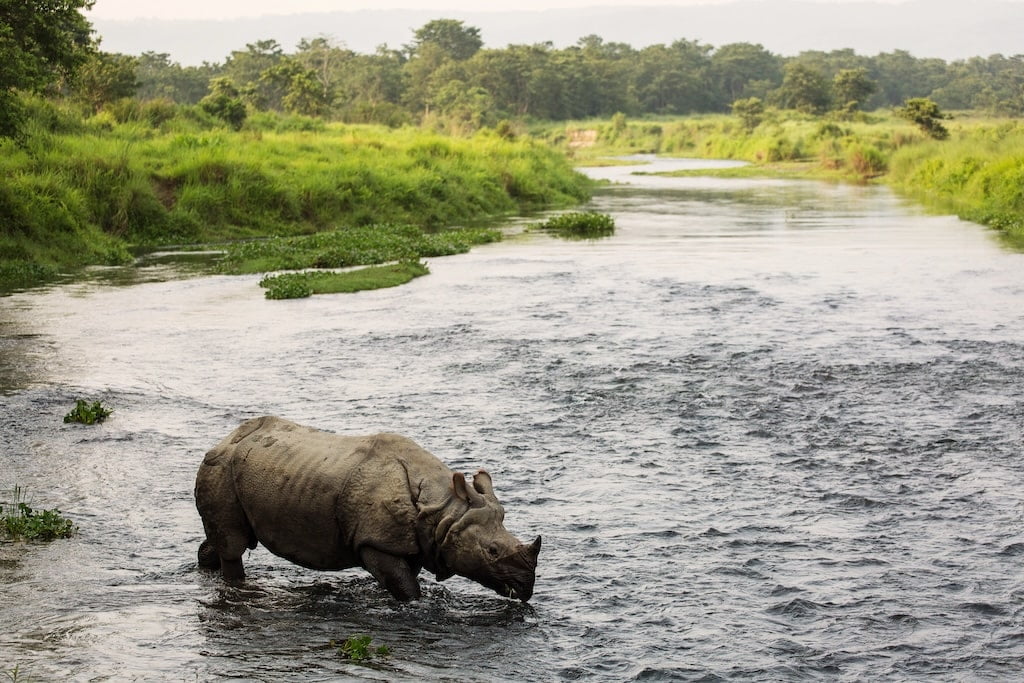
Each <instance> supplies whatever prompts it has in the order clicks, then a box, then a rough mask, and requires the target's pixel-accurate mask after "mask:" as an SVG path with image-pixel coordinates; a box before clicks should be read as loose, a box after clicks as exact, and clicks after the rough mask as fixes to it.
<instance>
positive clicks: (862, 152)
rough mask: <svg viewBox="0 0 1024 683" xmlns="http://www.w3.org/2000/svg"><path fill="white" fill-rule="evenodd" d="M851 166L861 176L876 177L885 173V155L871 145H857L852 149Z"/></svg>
mask: <svg viewBox="0 0 1024 683" xmlns="http://www.w3.org/2000/svg"><path fill="white" fill-rule="evenodd" d="M850 168H852V169H853V170H854V172H856V173H857V175H859V176H860V177H861V178H874V177H875V176H880V175H882V174H883V173H885V169H886V163H885V156H884V155H883V154H882V153H881V152H879V151H878V149H876V148H875V147H872V146H871V145H857V146H855V147H853V148H852V149H851V150H850Z"/></svg>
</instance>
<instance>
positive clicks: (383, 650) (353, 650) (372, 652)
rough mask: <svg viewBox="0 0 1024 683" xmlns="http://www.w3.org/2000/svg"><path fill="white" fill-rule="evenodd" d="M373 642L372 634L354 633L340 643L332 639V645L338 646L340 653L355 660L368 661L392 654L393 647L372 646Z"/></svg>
mask: <svg viewBox="0 0 1024 683" xmlns="http://www.w3.org/2000/svg"><path fill="white" fill-rule="evenodd" d="M372 642H373V638H372V637H370V636H366V635H354V636H350V637H348V638H346V639H345V640H344V641H342V642H340V643H339V642H338V641H336V640H332V641H331V647H334V648H337V649H338V654H340V655H341V656H342V657H344V658H345V659H350V660H352V661H353V662H366V661H369V660H371V659H373V658H374V657H387V656H389V655H390V654H391V648H389V647H388V646H387V645H380V646H378V647H375V648H371V643H372Z"/></svg>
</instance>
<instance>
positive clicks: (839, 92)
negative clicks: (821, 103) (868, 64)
mask: <svg viewBox="0 0 1024 683" xmlns="http://www.w3.org/2000/svg"><path fill="white" fill-rule="evenodd" d="M876 90H878V84H877V83H875V82H874V81H873V80H871V79H870V78H868V70H867V69H865V68H863V67H859V68H856V69H841V70H840V71H839V73H837V74H836V75H835V76H834V77H833V78H832V101H833V102H835V104H836V108H838V109H840V110H842V111H843V112H845V113H847V114H852V113H853V112H855V111H857V110H858V109H860V108H861V107H862V106H864V103H865V102H867V101H868V98H869V97H871V96H872V95H873V94H875V91H876Z"/></svg>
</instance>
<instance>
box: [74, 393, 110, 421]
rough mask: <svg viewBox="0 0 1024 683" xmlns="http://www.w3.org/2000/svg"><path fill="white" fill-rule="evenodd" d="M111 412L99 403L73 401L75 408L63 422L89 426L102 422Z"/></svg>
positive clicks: (83, 400)
mask: <svg viewBox="0 0 1024 683" xmlns="http://www.w3.org/2000/svg"><path fill="white" fill-rule="evenodd" d="M113 412H114V411H113V410H110V409H109V408H107V407H106V406H105V405H103V404H102V403H101V402H100V401H93V402H92V403H89V401H86V400H85V399H82V398H80V399H78V400H77V401H75V407H74V408H72V409H71V412H69V413H68V414H67V415H65V416H64V422H78V423H81V424H84V425H91V424H97V423H100V422H103V421H104V420H106V419H107V418H108V417H110V415H111V413H113Z"/></svg>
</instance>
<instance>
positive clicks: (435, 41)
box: [406, 19, 484, 62]
mask: <svg viewBox="0 0 1024 683" xmlns="http://www.w3.org/2000/svg"><path fill="white" fill-rule="evenodd" d="M483 44H484V41H483V40H482V39H481V38H480V29H478V28H474V27H472V26H466V25H465V23H464V22H462V21H458V20H456V19H434V20H433V21H428V22H427V23H426V24H424V25H423V26H422V28H419V29H417V30H416V32H415V33H414V34H413V42H412V45H407V46H406V51H407V52H408V53H409V56H410V57H412V56H415V55H416V54H418V53H419V51H420V50H421V49H422V48H423V46H424V45H434V46H436V47H438V48H440V50H441V52H442V53H443V54H444V55H445V56H446V57H447V58H448V59H453V60H455V61H457V62H461V61H465V60H467V59H469V58H470V57H472V56H473V55H475V54H476V53H477V51H479V50H480V48H481V47H483Z"/></svg>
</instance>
